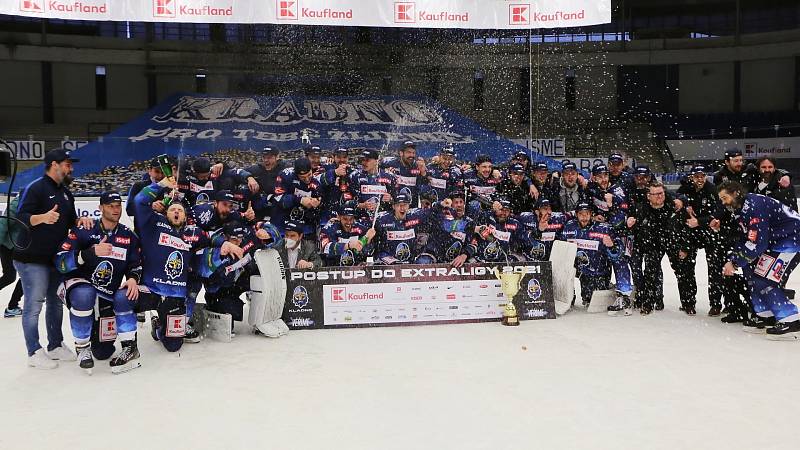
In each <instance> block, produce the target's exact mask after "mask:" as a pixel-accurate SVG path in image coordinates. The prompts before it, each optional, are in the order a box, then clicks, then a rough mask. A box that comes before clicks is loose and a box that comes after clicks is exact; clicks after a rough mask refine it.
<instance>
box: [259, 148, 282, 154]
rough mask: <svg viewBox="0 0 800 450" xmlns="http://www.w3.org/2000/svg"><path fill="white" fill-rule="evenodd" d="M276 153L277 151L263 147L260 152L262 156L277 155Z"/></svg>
mask: <svg viewBox="0 0 800 450" xmlns="http://www.w3.org/2000/svg"><path fill="white" fill-rule="evenodd" d="M278 153H279V151H278V149H277V148H272V147H264V148H263V149H262V150H261V154H262V155H277V154H278Z"/></svg>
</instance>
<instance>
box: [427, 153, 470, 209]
mask: <svg viewBox="0 0 800 450" xmlns="http://www.w3.org/2000/svg"><path fill="white" fill-rule="evenodd" d="M455 159H456V151H455V149H453V146H452V145H447V146H445V147H442V149H441V150H440V151H439V155H438V156H436V157H434V158H433V161H431V163H430V164H428V184H427V185H423V186H422V190H423V191H427V192H435V193H436V195H435V196H434V197H433V198H434V201H439V199H443V198H445V197H446V196H447V195H448V193H450V192H453V191H454V190H461V189H463V187H464V179H463V174H462V172H461V168H460V167H458V166H457V165H456V164H455Z"/></svg>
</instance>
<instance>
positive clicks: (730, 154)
mask: <svg viewBox="0 0 800 450" xmlns="http://www.w3.org/2000/svg"><path fill="white" fill-rule="evenodd" d="M737 156H742V151H741V150H739V149H738V148H732V149H729V150H725V159H731V158H736V157H737Z"/></svg>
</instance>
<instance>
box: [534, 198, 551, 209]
mask: <svg viewBox="0 0 800 450" xmlns="http://www.w3.org/2000/svg"><path fill="white" fill-rule="evenodd" d="M546 206H550V207H552V206H553V205H552V203H550V199H547V198H544V197H542V198H540V199H539V201H538V202H537V203H536V208H543V207H546Z"/></svg>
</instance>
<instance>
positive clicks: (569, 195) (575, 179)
mask: <svg viewBox="0 0 800 450" xmlns="http://www.w3.org/2000/svg"><path fill="white" fill-rule="evenodd" d="M582 178H583V177H581V176H580V174H578V166H577V165H575V163H573V162H570V161H566V162H564V163H563V164H562V165H561V176H560V177H557V178H553V184H552V186H551V188H550V200H551V202H552V207H553V211H557V212H562V213H567V214H569V213H572V212H574V211H575V205H577V204H578V203H580V202H587V201H588V194H587V193H586V189H585V188H584V187H583V186H582V185H581V183H580V179H582Z"/></svg>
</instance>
